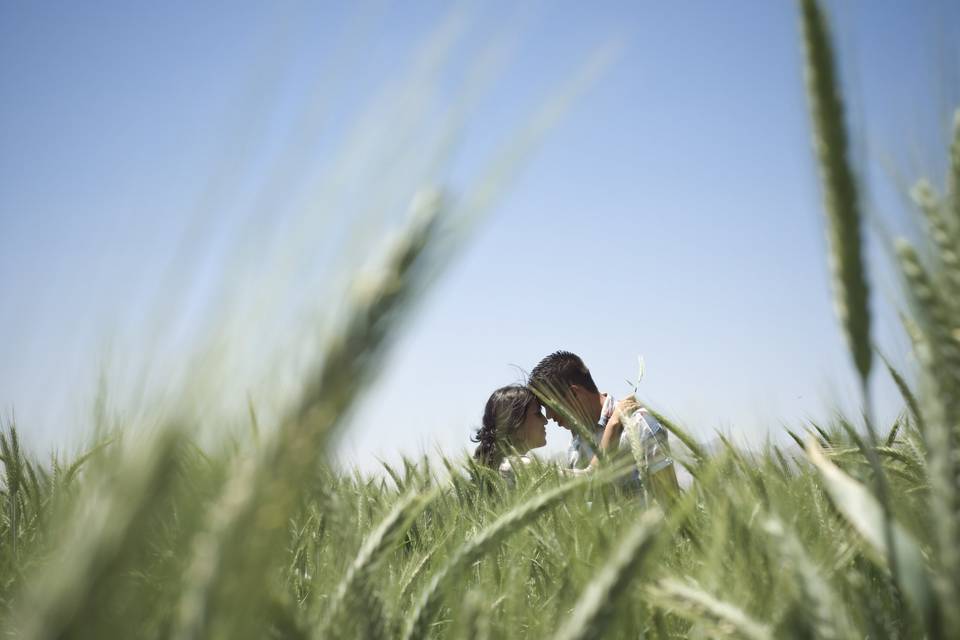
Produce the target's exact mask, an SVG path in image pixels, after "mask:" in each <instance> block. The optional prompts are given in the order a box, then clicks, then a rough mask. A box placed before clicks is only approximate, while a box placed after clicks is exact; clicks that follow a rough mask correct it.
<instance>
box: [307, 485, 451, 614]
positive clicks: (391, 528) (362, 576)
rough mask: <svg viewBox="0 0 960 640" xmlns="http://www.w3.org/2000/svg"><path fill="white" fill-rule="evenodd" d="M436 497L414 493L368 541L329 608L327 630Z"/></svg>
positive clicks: (433, 493) (397, 504) (393, 509)
mask: <svg viewBox="0 0 960 640" xmlns="http://www.w3.org/2000/svg"><path fill="white" fill-rule="evenodd" d="M436 496H437V492H436V490H434V491H432V492H430V493H428V494H425V495H423V494H419V493H416V492H411V493H408V494H407V495H406V496H404V497H402V498H401V499H399V500H397V502H396V503H395V504H394V506H393V508H392V509H390V512H389V513H387V515H386V517H385V518H384V519H383V520H382V521H381V522H380V524H379V525H378V526H377V527H376V528H375V529H374V530H373V531H372V532H371V533H370V534H369V535H368V536H367V538H366V540H364V542H363V546H361V547H360V551H359V552H358V553H357V557H356V558H355V559H354V561H353V562H352V563H351V564H350V567H349V568H348V569H347V573H346V574H345V575H344V577H343V580H341V581H340V584H339V586H338V587H337V590H336V592H335V594H334V596H333V598H332V599H331V601H330V603H329V604H328V605H327V612H328V613H327V616H326V623H325V624H324V627H327V626H329V625H330V624H335V623H336V621H337V620H338V619H339V618H338V616H341V615H343V612H342V611H340V609H341V607H343V605H344V603H345V602H350V600H351V594H353V592H354V590H355V589H356V588H357V583H358V582H364V581H366V580H368V579H369V577H370V573H371V572H372V571H373V569H374V568H375V567H376V565H377V563H378V562H380V561H381V560H382V559H383V556H384V554H386V553H387V552H388V551H389V550H390V549H391V548H393V547H394V546H395V545H396V543H397V540H398V539H399V537H400V536H402V535H403V534H404V533H405V532H406V531H407V528H408V527H409V526H410V524H412V523H413V520H414V519H415V518H416V517H417V516H418V515H419V514H420V513H421V512H422V511H423V509H425V508H426V506H427V505H428V504H430V502H431V501H432V500H433V499H434V498H435V497H436ZM361 588H362V587H361Z"/></svg>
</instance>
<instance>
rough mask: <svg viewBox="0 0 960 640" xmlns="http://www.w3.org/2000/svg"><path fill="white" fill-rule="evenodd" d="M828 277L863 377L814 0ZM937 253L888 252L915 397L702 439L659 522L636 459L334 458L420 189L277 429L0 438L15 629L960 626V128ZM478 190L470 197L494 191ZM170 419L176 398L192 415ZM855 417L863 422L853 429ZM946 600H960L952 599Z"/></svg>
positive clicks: (864, 336) (851, 188)
mask: <svg viewBox="0 0 960 640" xmlns="http://www.w3.org/2000/svg"><path fill="white" fill-rule="evenodd" d="M801 5H802V9H803V22H804V38H805V46H806V51H807V78H808V89H809V94H810V98H811V111H812V114H813V122H814V128H815V132H816V140H817V145H816V149H817V156H818V160H819V162H820V165H821V168H822V174H823V184H824V194H825V200H826V207H825V210H826V213H827V226H828V230H829V239H830V252H831V264H832V266H833V269H834V276H835V277H834V291H835V295H836V300H837V307H838V310H839V315H840V320H841V322H842V324H843V327H844V330H845V332H846V334H847V337H848V341H849V343H850V347H851V354H852V356H853V362H854V364H855V365H856V368H857V370H858V372H859V373H860V375H861V376H862V379H863V380H864V389H866V388H867V385H866V380H867V378H868V376H869V375H871V371H872V368H873V366H872V365H873V361H874V357H873V356H874V351H873V346H872V343H871V337H870V322H869V312H868V305H867V303H868V300H869V286H868V279H867V274H866V269H865V267H864V262H863V258H862V239H861V227H862V214H861V211H860V204H859V199H858V197H857V184H856V181H855V179H854V177H853V172H852V171H851V169H850V166H849V162H848V159H847V154H846V148H847V137H846V128H845V124H844V113H843V105H842V100H841V97H840V92H839V90H838V87H837V82H836V79H835V74H834V61H833V57H832V53H831V51H830V41H829V38H828V35H827V30H826V27H825V24H824V20H823V16H822V14H821V12H820V10H819V7H818V5H817V3H816V2H814V0H806V1H804V2H802V3H801ZM914 196H915V199H916V201H917V205H918V210H919V211H920V213H921V214H922V216H923V219H924V220H925V221H926V223H927V228H928V230H929V233H928V234H927V236H928V239H929V243H928V246H924V247H921V249H920V250H919V251H918V250H917V249H914V248H913V247H912V246H910V245H909V244H906V243H903V242H900V243H898V244H897V245H896V255H897V256H898V260H899V262H900V267H901V271H902V274H903V276H904V281H905V283H906V290H907V292H908V298H909V299H910V302H911V304H912V311H911V313H910V314H909V315H907V316H905V320H904V322H905V326H906V328H907V331H908V333H909V334H910V336H911V338H912V339H913V341H914V347H915V356H916V360H917V362H918V363H919V365H920V371H919V375H918V384H917V386H916V389H915V390H911V389H910V388H909V386H908V385H907V383H906V382H905V381H904V378H903V376H902V375H901V374H900V373H898V372H896V371H894V370H892V369H890V368H889V367H888V373H890V374H891V375H893V376H894V377H895V380H896V382H897V384H898V386H899V387H900V388H901V391H902V392H903V395H904V400H905V405H906V410H905V411H904V413H903V415H902V416H901V418H900V419H898V420H897V422H896V423H895V424H893V425H875V424H872V421H871V418H870V412H869V406H870V399H869V398H868V397H866V393H864V396H865V397H864V407H865V408H866V411H865V416H866V424H865V426H866V429H862V428H861V425H860V424H859V422H860V421H859V420H843V419H838V420H837V422H836V423H835V424H831V425H809V426H808V427H807V428H805V429H803V430H802V431H803V432H804V433H803V435H800V434H799V433H791V435H792V436H793V437H794V439H795V440H796V442H797V444H798V446H799V447H802V448H803V450H801V449H792V448H791V449H790V450H786V449H783V448H780V447H777V446H775V445H772V444H771V445H768V446H767V447H766V448H765V449H763V450H761V451H745V450H741V449H738V448H737V447H735V446H732V445H730V444H729V443H727V442H726V441H724V443H723V447H721V448H720V449H719V450H715V451H707V450H705V449H704V448H703V447H702V446H700V445H699V444H698V443H697V442H696V441H695V440H694V439H693V438H691V437H690V436H689V435H688V434H687V433H686V432H685V431H684V430H683V429H682V428H681V427H679V426H677V425H672V424H670V423H669V421H667V420H665V421H664V422H665V424H667V425H668V426H669V428H670V429H671V431H673V433H674V442H675V445H674V446H675V449H676V451H675V453H676V454H677V457H678V459H679V460H681V461H683V464H684V466H686V467H687V469H688V471H689V472H690V474H691V475H692V477H693V482H692V484H691V486H690V487H689V489H688V490H687V491H686V493H685V495H684V497H683V499H682V500H681V502H680V503H679V504H678V505H676V507H675V508H674V509H673V510H672V511H671V512H670V513H667V514H663V513H661V512H660V511H659V510H658V509H656V508H646V506H645V505H644V504H643V501H642V500H640V499H639V498H638V496H636V495H632V494H624V493H623V492H622V490H621V489H620V488H619V485H618V483H616V482H615V479H616V478H617V477H619V476H620V475H622V474H623V473H624V472H625V469H624V467H623V466H622V465H624V464H627V465H629V461H628V460H627V461H624V458H620V461H619V462H617V461H616V460H614V461H612V462H610V463H608V464H607V465H606V466H605V467H604V468H603V469H601V470H600V471H599V472H598V473H597V474H595V475H594V476H593V477H587V478H581V479H577V480H570V479H568V478H565V477H564V476H563V475H562V474H560V473H559V472H558V470H557V469H556V468H555V467H553V466H550V465H538V464H535V465H531V466H530V467H528V468H525V469H523V472H522V473H521V475H520V476H519V477H518V479H517V482H516V486H514V487H507V486H505V485H504V484H503V483H502V482H501V481H500V479H499V478H497V477H493V476H491V474H489V473H488V472H486V471H484V470H482V469H478V468H476V467H475V466H474V465H473V464H472V462H471V461H470V460H450V459H444V460H442V461H440V462H433V463H432V464H431V462H430V461H428V460H422V461H414V460H407V461H405V462H404V464H403V468H402V469H393V468H390V467H386V469H385V472H386V473H385V474H384V475H383V476H374V477H364V476H362V475H360V474H358V473H355V474H353V475H351V474H345V473H343V472H340V471H336V470H334V469H333V468H331V466H330V465H329V464H328V462H327V459H326V453H327V450H328V446H329V444H330V442H331V439H332V438H333V437H334V436H335V434H336V432H337V430H338V429H339V427H340V424H341V422H342V420H343V416H344V415H346V414H347V413H348V412H349V409H350V407H351V406H352V405H353V404H354V401H355V399H356V397H357V396H358V394H360V393H361V392H362V389H363V388H364V387H365V382H367V381H368V380H370V379H372V377H373V376H374V374H375V372H376V370H377V365H378V363H379V362H380V359H381V358H382V356H383V354H384V353H385V350H386V348H387V347H388V346H389V342H390V338H391V336H392V335H393V333H394V332H395V330H396V326H397V325H398V323H399V322H400V321H401V320H402V319H403V318H404V316H405V314H406V312H407V310H408V308H409V307H410V304H411V302H412V301H413V300H414V299H415V298H416V296H418V295H420V291H421V289H422V288H423V286H424V285H425V284H427V283H428V282H429V279H430V276H431V273H432V272H433V269H434V268H435V265H436V264H437V263H438V262H442V260H439V258H442V256H443V253H442V251H441V252H440V253H438V251H439V250H440V249H443V248H444V245H443V242H444V240H443V239H442V236H438V235H437V232H438V229H439V228H440V223H441V222H442V220H443V215H444V213H445V211H446V207H447V206H448V201H447V200H446V199H445V198H444V197H443V196H442V195H441V194H438V193H431V192H427V193H426V194H425V195H424V196H422V197H420V198H419V199H418V200H417V201H416V203H415V205H414V207H413V209H414V211H413V215H412V218H411V222H410V224H409V226H408V227H407V229H406V231H405V233H404V234H402V235H401V236H400V237H399V238H398V239H397V240H396V241H395V242H394V244H393V245H391V247H390V249H389V250H388V251H387V252H386V254H385V258H384V260H383V263H382V265H381V268H380V269H378V271H377V272H376V275H375V276H367V277H365V278H364V279H362V280H359V281H357V282H356V284H355V286H354V287H352V288H351V289H350V291H351V292H352V293H351V296H350V298H349V300H348V303H347V305H346V311H345V313H344V314H343V321H342V322H340V323H338V324H337V325H336V327H335V329H333V330H332V331H330V332H329V334H328V335H327V336H326V338H325V339H324V341H323V344H321V345H320V346H319V347H318V354H317V356H316V358H315V359H314V360H313V363H312V365H311V366H310V367H309V369H308V373H307V375H306V376H305V381H304V384H303V386H302V389H301V391H300V393H299V396H298V397H297V398H296V399H295V401H292V402H290V404H289V406H288V407H287V408H286V409H285V410H284V411H283V412H281V414H280V415H279V417H278V418H277V420H276V425H275V427H274V428H271V429H267V428H263V429H261V428H260V425H259V424H258V418H257V415H256V412H255V410H254V409H253V407H251V415H250V422H251V425H252V427H253V429H252V431H253V433H255V434H257V437H252V438H250V439H249V440H240V441H239V443H237V444H234V445H232V446H223V447H221V448H217V447H209V446H208V447H204V448H201V447H200V446H199V444H198V443H197V442H196V441H195V439H194V436H193V435H192V433H193V427H194V426H195V425H194V424H193V422H192V418H191V417H190V416H189V415H187V416H183V415H179V416H177V417H167V418H164V420H163V421H162V422H161V424H159V425H158V426H157V427H155V428H153V429H141V430H138V431H136V432H135V433H134V432H132V431H130V430H125V429H123V428H117V429H113V430H110V431H107V432H104V433H101V434H100V438H101V439H100V440H99V441H98V442H97V443H96V445H95V446H94V447H92V448H91V449H90V451H89V452H88V453H86V454H84V455H82V456H79V457H76V458H73V459H63V458H62V457H57V456H54V457H53V458H52V459H50V460H49V461H46V460H38V459H34V458H33V457H31V456H29V455H27V454H25V453H24V452H23V451H22V450H21V449H20V446H19V442H18V437H17V432H16V427H15V425H13V424H7V425H5V428H4V429H3V431H2V438H0V454H2V462H3V467H4V484H3V492H2V495H0V507H2V520H0V580H2V584H0V626H2V628H3V630H4V632H5V633H6V634H7V635H10V636H11V637H23V638H66V637H71V638H80V637H88V638H114V637H137V638H155V637H156V638H166V637H176V638H207V637H213V638H231V639H233V638H245V637H250V638H262V637H284V638H287V637H290V638H300V637H304V638H305V637H363V638H395V637H406V638H419V637H424V636H451V637H478V638H480V637H545V636H559V637H563V638H585V637H600V636H603V637H636V636H643V637H657V638H666V637H717V636H732V637H747V638H767V637H796V638H814V637H816V638H854V637H857V638H862V637H872V638H873V637H908V638H915V637H930V638H950V637H960V612H958V610H957V606H956V605H957V602H960V548H958V541H960V535H958V533H960V531H958V527H960V514H958V511H960V509H958V507H960V488H958V473H957V471H958V465H960V446H958V436H960V433H958V431H960V429H958V417H960V416H958V410H960V406H958V403H960V308H958V304H960V303H958V301H960V259H958V257H957V256H958V255H960V126H958V128H957V129H956V130H955V135H954V138H953V142H952V145H951V169H950V179H949V183H948V184H947V185H946V186H945V188H944V191H943V194H942V195H941V194H939V193H938V192H937V190H936V189H935V188H934V187H933V186H932V185H930V184H928V183H925V182H924V183H921V184H920V185H918V187H917V189H916V190H915V192H914ZM483 197H484V196H483V191H482V189H481V191H480V195H479V196H478V198H480V199H481V200H482V198H483ZM174 415H176V414H174ZM861 434H865V435H861ZM951 603H952V604H951Z"/></svg>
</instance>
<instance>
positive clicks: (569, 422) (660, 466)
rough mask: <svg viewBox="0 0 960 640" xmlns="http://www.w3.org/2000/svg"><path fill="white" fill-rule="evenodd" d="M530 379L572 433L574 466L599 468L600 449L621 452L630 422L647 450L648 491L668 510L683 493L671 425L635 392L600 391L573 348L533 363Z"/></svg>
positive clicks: (550, 413)
mask: <svg viewBox="0 0 960 640" xmlns="http://www.w3.org/2000/svg"><path fill="white" fill-rule="evenodd" d="M527 384H528V386H529V387H530V388H531V389H532V390H533V391H534V392H535V393H536V394H537V395H538V396H539V397H540V398H541V400H543V402H544V406H545V407H546V410H547V419H549V420H553V421H554V422H556V423H557V424H558V425H560V426H561V427H563V428H564V429H567V430H568V431H570V432H571V433H572V434H573V438H572V440H571V441H570V447H569V448H568V450H567V463H568V466H569V467H570V468H571V469H578V470H587V469H591V468H593V467H595V466H596V464H597V455H596V452H597V451H598V450H600V451H602V452H603V453H605V454H611V453H613V452H614V451H616V450H617V448H618V447H619V446H620V444H621V440H623V441H627V440H628V439H629V438H628V437H627V434H626V433H625V431H624V425H625V424H626V425H629V426H630V427H631V428H635V429H636V430H637V432H638V435H639V438H640V445H641V449H642V453H643V455H642V459H641V460H639V461H638V462H639V465H638V466H639V467H640V468H639V469H638V471H639V475H640V479H641V481H642V482H643V484H644V486H645V487H646V488H647V490H648V492H649V493H650V494H651V495H652V496H653V497H654V498H655V499H656V500H657V502H659V503H660V505H661V506H662V507H663V508H665V509H666V508H669V507H670V506H671V505H672V504H673V502H674V500H676V499H677V497H679V495H680V484H679V482H677V473H676V470H675V469H674V466H673V459H672V458H671V457H670V446H669V444H668V442H667V432H666V430H664V429H663V427H661V426H660V423H659V422H657V420H656V418H654V417H653V415H651V414H650V412H649V411H647V410H646V409H645V408H644V407H642V406H641V405H640V404H639V403H638V402H637V401H636V399H635V398H633V397H632V396H631V397H629V398H627V399H625V400H622V401H621V402H619V403H617V402H616V401H615V400H614V398H613V396H612V395H610V394H608V393H600V390H599V389H598V388H597V385H596V383H595V382H594V381H593V376H591V375H590V370H589V369H587V366H586V365H585V364H584V363H583V360H581V359H580V357H579V356H577V355H575V354H573V353H570V352H569V351H556V352H554V353H551V354H550V355H548V356H547V357H545V358H544V359H543V360H541V361H540V362H539V363H538V364H537V366H535V367H534V368H533V371H531V372H530V379H529V381H528V383H527ZM624 446H626V447H629V443H628V442H624Z"/></svg>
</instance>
